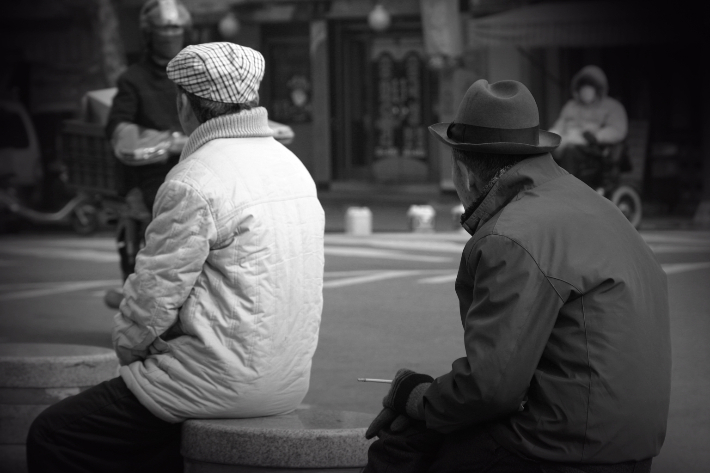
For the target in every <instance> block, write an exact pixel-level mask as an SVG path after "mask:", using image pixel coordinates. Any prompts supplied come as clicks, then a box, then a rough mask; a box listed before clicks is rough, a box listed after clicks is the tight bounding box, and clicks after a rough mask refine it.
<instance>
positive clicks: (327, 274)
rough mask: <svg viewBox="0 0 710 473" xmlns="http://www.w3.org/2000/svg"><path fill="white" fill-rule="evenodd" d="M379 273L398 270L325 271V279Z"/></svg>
mask: <svg viewBox="0 0 710 473" xmlns="http://www.w3.org/2000/svg"><path fill="white" fill-rule="evenodd" d="M377 271H397V270H396V269H391V270H390V269H386V270H385V269H380V270H376V269H355V270H349V271H325V272H324V273H323V277H326V278H344V277H347V276H359V275H361V274H372V273H374V272H377Z"/></svg>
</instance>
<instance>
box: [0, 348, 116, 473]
mask: <svg viewBox="0 0 710 473" xmlns="http://www.w3.org/2000/svg"><path fill="white" fill-rule="evenodd" d="M117 368H118V359H117V358H116V355H115V354H114V352H113V350H109V349H108V348H101V347H91V346H84V345H61V344H51V343H0V471H3V472H8V473H21V472H24V471H26V465H25V445H24V444H25V439H26V438H27V432H28V431H29V428H30V425H31V424H32V421H33V420H34V419H35V418H36V417H37V416H38V415H39V414H40V413H41V412H42V411H43V410H45V409H46V408H47V407H48V406H50V405H51V404H54V403H55V402H58V401H61V400H62V399H64V398H66V397H69V396H72V395H74V394H78V393H79V392H81V391H83V390H84V389H87V388H89V387H91V386H95V385H96V384H99V383H101V382H102V381H106V380H108V379H111V378H114V377H116V376H117Z"/></svg>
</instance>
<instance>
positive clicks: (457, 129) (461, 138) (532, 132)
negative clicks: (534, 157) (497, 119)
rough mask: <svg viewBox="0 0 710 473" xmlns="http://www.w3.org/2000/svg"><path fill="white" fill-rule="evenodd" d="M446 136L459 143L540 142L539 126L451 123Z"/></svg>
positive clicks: (527, 143) (534, 143)
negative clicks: (501, 126) (512, 126)
mask: <svg viewBox="0 0 710 473" xmlns="http://www.w3.org/2000/svg"><path fill="white" fill-rule="evenodd" d="M446 136H448V137H449V138H451V139H452V140H455V141H458V142H459V143H466V144H472V145H480V144H485V143H520V144H526V145H534V146H537V145H538V144H540V139H539V136H540V126H539V125H536V126H531V127H530V128H515V129H512V130H509V129H506V128H489V127H487V126H478V125H466V124H464V123H453V122H452V123H451V124H449V127H448V128H447V129H446Z"/></svg>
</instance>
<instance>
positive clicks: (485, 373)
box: [366, 80, 671, 473]
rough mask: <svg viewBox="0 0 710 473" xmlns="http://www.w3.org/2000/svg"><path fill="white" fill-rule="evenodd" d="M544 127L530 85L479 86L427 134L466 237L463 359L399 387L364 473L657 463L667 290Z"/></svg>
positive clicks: (650, 259)
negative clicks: (442, 148)
mask: <svg viewBox="0 0 710 473" xmlns="http://www.w3.org/2000/svg"><path fill="white" fill-rule="evenodd" d="M538 123H539V122H538V111H537V105H536V104H535V100H534V99H533V97H532V95H531V94H530V92H529V91H528V90H527V88H525V86H524V85H523V84H521V83H519V82H515V81H501V82H497V83H494V84H488V82H486V81H485V80H480V81H477V82H476V83H474V84H473V85H472V86H471V87H470V88H469V90H468V92H467V93H466V95H465V97H464V99H463V102H462V104H461V107H460V109H459V111H458V115H457V116H456V118H455V120H454V122H453V123H440V124H437V125H433V126H431V127H430V130H431V131H432V132H433V134H434V136H435V137H436V138H438V139H439V140H441V141H442V142H444V143H445V144H447V145H448V146H451V147H452V148H453V157H452V159H453V178H454V185H455V187H456V190H457V192H458V194H459V197H460V198H461V201H462V203H463V204H464V206H465V207H466V212H465V213H464V215H463V217H462V219H461V222H462V225H463V227H464V228H465V229H466V231H468V232H469V233H470V234H471V239H470V240H469V241H468V243H467V244H466V246H465V248H464V251H463V255H462V258H461V265H460V268H459V273H458V277H457V279H456V294H457V296H458V299H459V306H460V312H461V323H462V325H463V342H464V347H465V350H466V356H465V357H463V358H460V359H458V360H456V361H454V362H453V365H452V369H451V372H449V373H447V374H445V375H443V376H440V377H438V378H436V379H433V378H431V377H429V376H427V375H423V374H418V373H414V372H412V371H409V370H400V371H399V372H398V373H397V375H396V376H395V378H394V380H393V383H392V387H391V389H390V391H389V393H388V394H387V396H386V397H385V399H384V402H383V404H384V407H385V408H384V410H383V411H382V412H381V413H380V415H379V416H378V417H377V418H376V419H375V421H374V422H373V423H372V425H371V426H370V429H369V431H368V436H369V437H374V436H375V435H377V436H378V437H379V440H377V441H376V442H375V443H374V444H373V445H372V446H371V448H370V452H369V464H368V467H367V469H366V471H370V472H379V471H385V470H386V471H388V472H392V471H436V472H447V471H467V472H478V471H486V472H502V471H516V472H520V471H522V472H525V471H530V472H533V471H545V472H549V471H555V472H580V471H582V472H626V471H629V472H632V471H633V472H636V473H638V472H648V471H649V470H650V466H651V459H652V457H654V456H656V455H658V453H659V451H660V448H661V445H662V444H663V440H664V437H665V432H666V420H667V415H668V405H669V396H670V370H671V352H670V330H669V316H668V295H667V284H666V277H665V274H664V273H663V270H662V269H661V267H660V266H659V264H658V263H657V262H656V260H655V258H654V255H653V254H652V252H651V250H650V249H649V247H648V246H647V245H646V244H645V243H644V241H643V240H642V239H641V237H640V236H639V234H638V233H637V232H636V230H634V228H633V227H632V226H631V225H630V224H629V222H628V221H627V220H626V218H625V217H624V216H623V215H622V214H621V212H620V211H619V210H618V209H617V208H616V207H615V206H614V205H613V204H611V203H610V202H609V201H608V200H606V199H604V198H603V197H601V196H599V195H598V194H597V193H596V192H595V191H594V190H592V189H591V188H589V187H588V186H586V185H584V184H583V183H582V182H580V181H579V180H578V179H577V178H575V177H573V176H572V175H570V174H568V173H567V172H566V171H565V170H563V169H562V168H560V167H559V166H558V165H557V164H556V163H555V161H554V160H553V159H552V157H551V155H550V154H549V152H550V151H551V150H553V149H554V148H555V147H556V146H557V145H558V144H559V137H558V136H557V135H555V134H553V133H549V132H546V131H543V130H539V127H538ZM388 468H389V469H388Z"/></svg>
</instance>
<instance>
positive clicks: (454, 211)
mask: <svg viewBox="0 0 710 473" xmlns="http://www.w3.org/2000/svg"><path fill="white" fill-rule="evenodd" d="M465 211H466V209H464V208H463V204H459V205H454V206H453V207H451V222H452V224H453V227H454V228H455V229H459V228H461V216H462V215H463V213H464V212H465Z"/></svg>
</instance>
